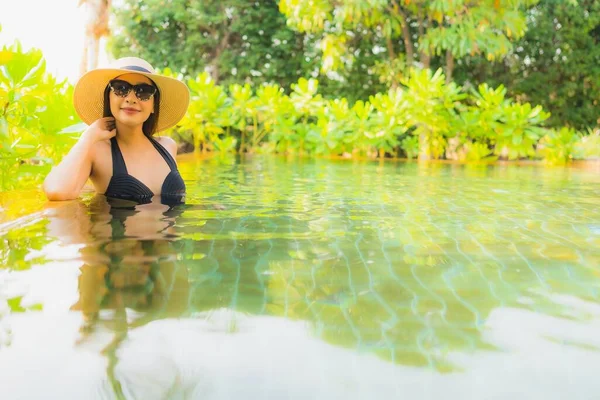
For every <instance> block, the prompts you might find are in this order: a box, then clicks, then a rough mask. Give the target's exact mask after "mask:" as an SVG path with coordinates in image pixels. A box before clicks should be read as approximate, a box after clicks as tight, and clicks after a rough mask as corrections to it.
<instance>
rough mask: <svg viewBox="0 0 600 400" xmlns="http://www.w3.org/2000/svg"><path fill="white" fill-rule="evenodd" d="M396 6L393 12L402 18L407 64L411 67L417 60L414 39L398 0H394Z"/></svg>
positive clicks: (401, 24)
mask: <svg viewBox="0 0 600 400" xmlns="http://www.w3.org/2000/svg"><path fill="white" fill-rule="evenodd" d="M392 4H393V5H394V7H393V8H392V9H391V11H392V13H393V14H395V15H396V18H398V19H399V20H400V26H401V27H402V40H403V41H404V47H405V49H404V50H405V51H406V64H407V65H408V66H409V67H411V66H412V64H413V62H414V60H415V46H414V44H413V41H412V37H411V34H410V26H408V21H407V18H406V14H405V13H404V11H402V8H400V6H399V5H398V2H397V1H396V0H392Z"/></svg>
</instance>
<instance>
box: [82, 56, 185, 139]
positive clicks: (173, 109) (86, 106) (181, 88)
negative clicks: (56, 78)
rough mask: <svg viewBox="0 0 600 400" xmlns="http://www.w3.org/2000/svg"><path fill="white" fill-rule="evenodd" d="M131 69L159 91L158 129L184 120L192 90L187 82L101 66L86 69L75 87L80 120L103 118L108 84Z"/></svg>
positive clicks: (137, 71) (89, 122)
mask: <svg viewBox="0 0 600 400" xmlns="http://www.w3.org/2000/svg"><path fill="white" fill-rule="evenodd" d="M131 73H135V74H140V75H144V76H146V77H148V78H149V79H151V80H152V81H153V82H154V83H155V84H156V87H157V88H158V91H159V92H160V104H159V111H158V121H157V124H156V131H157V132H158V131H163V130H165V129H168V128H171V127H173V126H175V125H176V124H177V123H178V122H179V121H181V119H182V118H183V117H184V115H185V113H186V111H187V108H188V105H189V102H190V91H189V89H188V87H187V86H186V84H185V83H183V82H181V81H179V80H177V79H175V78H170V77H167V76H163V75H158V74H155V73H152V72H144V71H139V70H137V69H136V70H132V69H129V68H98V69H94V70H91V71H89V72H87V73H85V74H84V75H83V76H82V77H81V78H80V79H79V81H78V82H77V84H76V85H75V89H74V91H73V105H74V106H75V111H76V112H77V114H78V115H79V117H80V118H81V120H82V121H83V122H85V123H86V124H88V125H91V124H92V123H93V122H94V121H96V120H97V119H100V118H102V117H103V115H102V114H103V111H104V110H103V109H104V104H103V102H104V90H105V89H106V86H107V85H108V83H109V82H110V81H111V80H112V79H115V78H116V77H118V76H120V75H124V74H131Z"/></svg>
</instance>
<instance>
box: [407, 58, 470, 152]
mask: <svg viewBox="0 0 600 400" xmlns="http://www.w3.org/2000/svg"><path fill="white" fill-rule="evenodd" d="M402 83H403V84H404V85H405V86H406V87H407V92H406V99H407V102H406V112H407V113H408V115H409V121H410V124H411V125H412V126H413V127H414V128H415V129H414V130H413V131H412V133H413V134H414V135H416V136H417V137H418V138H419V156H420V158H423V159H428V158H440V157H441V156H442V155H443V153H444V150H445V148H446V138H447V137H448V136H450V135H452V134H453V133H454V130H455V129H454V127H455V126H456V124H457V118H458V112H459V109H458V107H459V106H460V101H461V100H464V99H465V98H466V95H465V94H464V93H462V91H461V89H460V88H459V87H457V86H456V85H455V84H454V83H450V84H446V83H445V77H444V74H443V73H442V71H441V70H439V69H438V70H437V71H436V72H435V73H432V72H431V70H428V69H426V70H418V69H412V70H411V72H410V75H409V76H408V77H407V78H406V79H404V80H403V81H402Z"/></svg>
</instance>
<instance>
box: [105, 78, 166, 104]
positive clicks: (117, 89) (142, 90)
mask: <svg viewBox="0 0 600 400" xmlns="http://www.w3.org/2000/svg"><path fill="white" fill-rule="evenodd" d="M108 86H110V88H111V90H112V91H113V92H114V93H115V94H116V95H117V96H119V97H127V95H128V94H129V92H131V89H133V91H134V92H135V95H136V97H137V98H138V99H140V101H147V100H150V98H151V97H152V96H154V94H155V93H156V90H157V89H156V86H153V85H150V84H147V83H140V84H137V85H132V84H131V83H129V82H127V81H122V80H120V79H113V80H112V81H110V82H109V84H108Z"/></svg>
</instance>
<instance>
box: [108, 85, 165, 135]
mask: <svg viewBox="0 0 600 400" xmlns="http://www.w3.org/2000/svg"><path fill="white" fill-rule="evenodd" d="M152 84H153V85H154V86H155V87H156V84H155V83H154V82H152ZM159 105H160V91H159V90H158V87H156V93H154V112H153V113H152V114H150V116H149V117H148V119H147V120H146V121H144V124H143V125H142V131H143V132H144V135H146V136H148V137H150V136H152V135H154V134H155V133H156V123H157V122H158V110H159ZM102 116H103V117H114V115H112V112H111V111H110V85H106V88H105V89H104V111H103V113H102Z"/></svg>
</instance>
